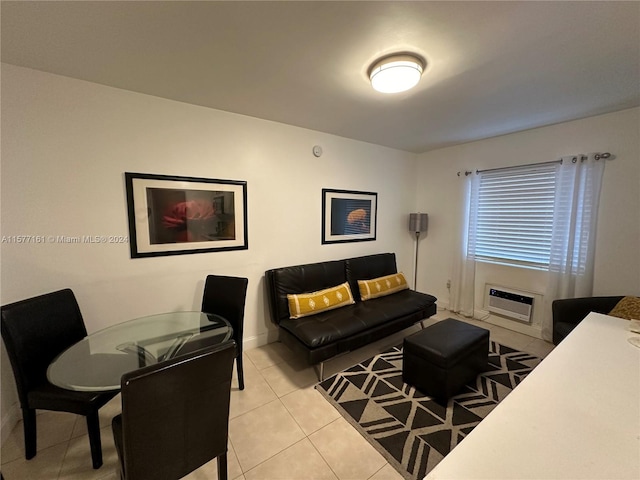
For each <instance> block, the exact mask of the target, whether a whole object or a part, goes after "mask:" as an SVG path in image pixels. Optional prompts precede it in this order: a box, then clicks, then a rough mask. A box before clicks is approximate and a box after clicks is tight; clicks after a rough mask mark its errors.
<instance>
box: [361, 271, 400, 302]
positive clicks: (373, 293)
mask: <svg viewBox="0 0 640 480" xmlns="http://www.w3.org/2000/svg"><path fill="white" fill-rule="evenodd" d="M407 288H409V285H407V279H406V278H404V274H403V273H402V272H399V273H394V274H392V275H385V276H384V277H378V278H373V279H371V280H358V289H359V290H360V298H361V299H362V301H366V300H371V299H372V298H378V297H384V296H386V295H391V294H393V293H396V292H399V291H400V290H406V289H407Z"/></svg>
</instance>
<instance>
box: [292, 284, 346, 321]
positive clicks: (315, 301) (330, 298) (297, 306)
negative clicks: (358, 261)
mask: <svg viewBox="0 0 640 480" xmlns="http://www.w3.org/2000/svg"><path fill="white" fill-rule="evenodd" d="M287 299H288V300H289V318H302V317H307V316H309V315H317V314H318V313H320V312H325V311H327V310H333V309H334V308H340V307H344V306H346V305H351V304H353V303H354V301H353V295H352V294H351V289H350V288H349V283H347V282H344V283H342V284H340V285H336V286H335V287H331V288H325V289H324V290H319V291H317V292H311V293H298V294H289V295H287Z"/></svg>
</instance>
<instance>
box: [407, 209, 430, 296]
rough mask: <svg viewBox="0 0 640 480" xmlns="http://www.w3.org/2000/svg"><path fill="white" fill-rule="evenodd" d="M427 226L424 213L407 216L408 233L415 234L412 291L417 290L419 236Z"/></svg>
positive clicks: (427, 222)
mask: <svg viewBox="0 0 640 480" xmlns="http://www.w3.org/2000/svg"><path fill="white" fill-rule="evenodd" d="M428 225H429V215H428V214H426V213H410V214H409V231H410V232H414V233H415V234H416V264H415V266H414V268H413V289H414V290H417V285H418V246H419V245H420V234H421V233H422V232H426V231H427V226H428Z"/></svg>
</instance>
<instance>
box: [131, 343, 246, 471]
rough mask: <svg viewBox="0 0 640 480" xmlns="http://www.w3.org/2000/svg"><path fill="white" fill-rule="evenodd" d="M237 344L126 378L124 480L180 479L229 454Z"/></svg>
mask: <svg viewBox="0 0 640 480" xmlns="http://www.w3.org/2000/svg"><path fill="white" fill-rule="evenodd" d="M234 357H235V343H234V342H233V341H231V342H228V343H225V344H222V345H216V346H213V347H208V348H205V349H202V350H198V351H196V352H192V353H190V354H188V355H184V356H180V357H176V358H172V359H170V360H167V361H165V362H161V363H157V364H155V365H150V366H148V367H144V368H142V369H139V370H135V371H133V372H130V373H127V374H125V375H123V376H122V389H121V393H122V450H123V457H124V458H123V459H122V464H123V468H124V473H125V478H126V479H127V480H137V479H142V478H145V479H146V478H153V479H154V480H162V479H177V478H181V477H183V476H185V475H187V474H188V473H189V472H192V471H193V470H195V469H196V468H199V467H200V466H202V465H204V464H205V463H207V462H208V461H210V460H212V459H214V458H216V457H217V456H218V455H220V454H222V453H225V452H226V451H227V435H228V427H229V398H230V394H231V374H232V367H233V360H234Z"/></svg>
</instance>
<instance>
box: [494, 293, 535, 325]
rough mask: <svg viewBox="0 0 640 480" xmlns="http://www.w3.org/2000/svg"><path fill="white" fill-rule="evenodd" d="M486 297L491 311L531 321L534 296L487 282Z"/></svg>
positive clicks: (519, 319) (525, 321)
mask: <svg viewBox="0 0 640 480" xmlns="http://www.w3.org/2000/svg"><path fill="white" fill-rule="evenodd" d="M485 298H486V307H487V310H488V311H489V312H492V313H496V314H498V315H502V316H504V317H508V318H512V319H514V320H518V321H520V322H524V323H531V317H532V315H531V314H532V311H533V299H534V297H532V296H530V295H528V294H526V293H524V292H518V291H517V290H512V289H507V288H505V287H499V286H496V285H490V284H486V296H485Z"/></svg>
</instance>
